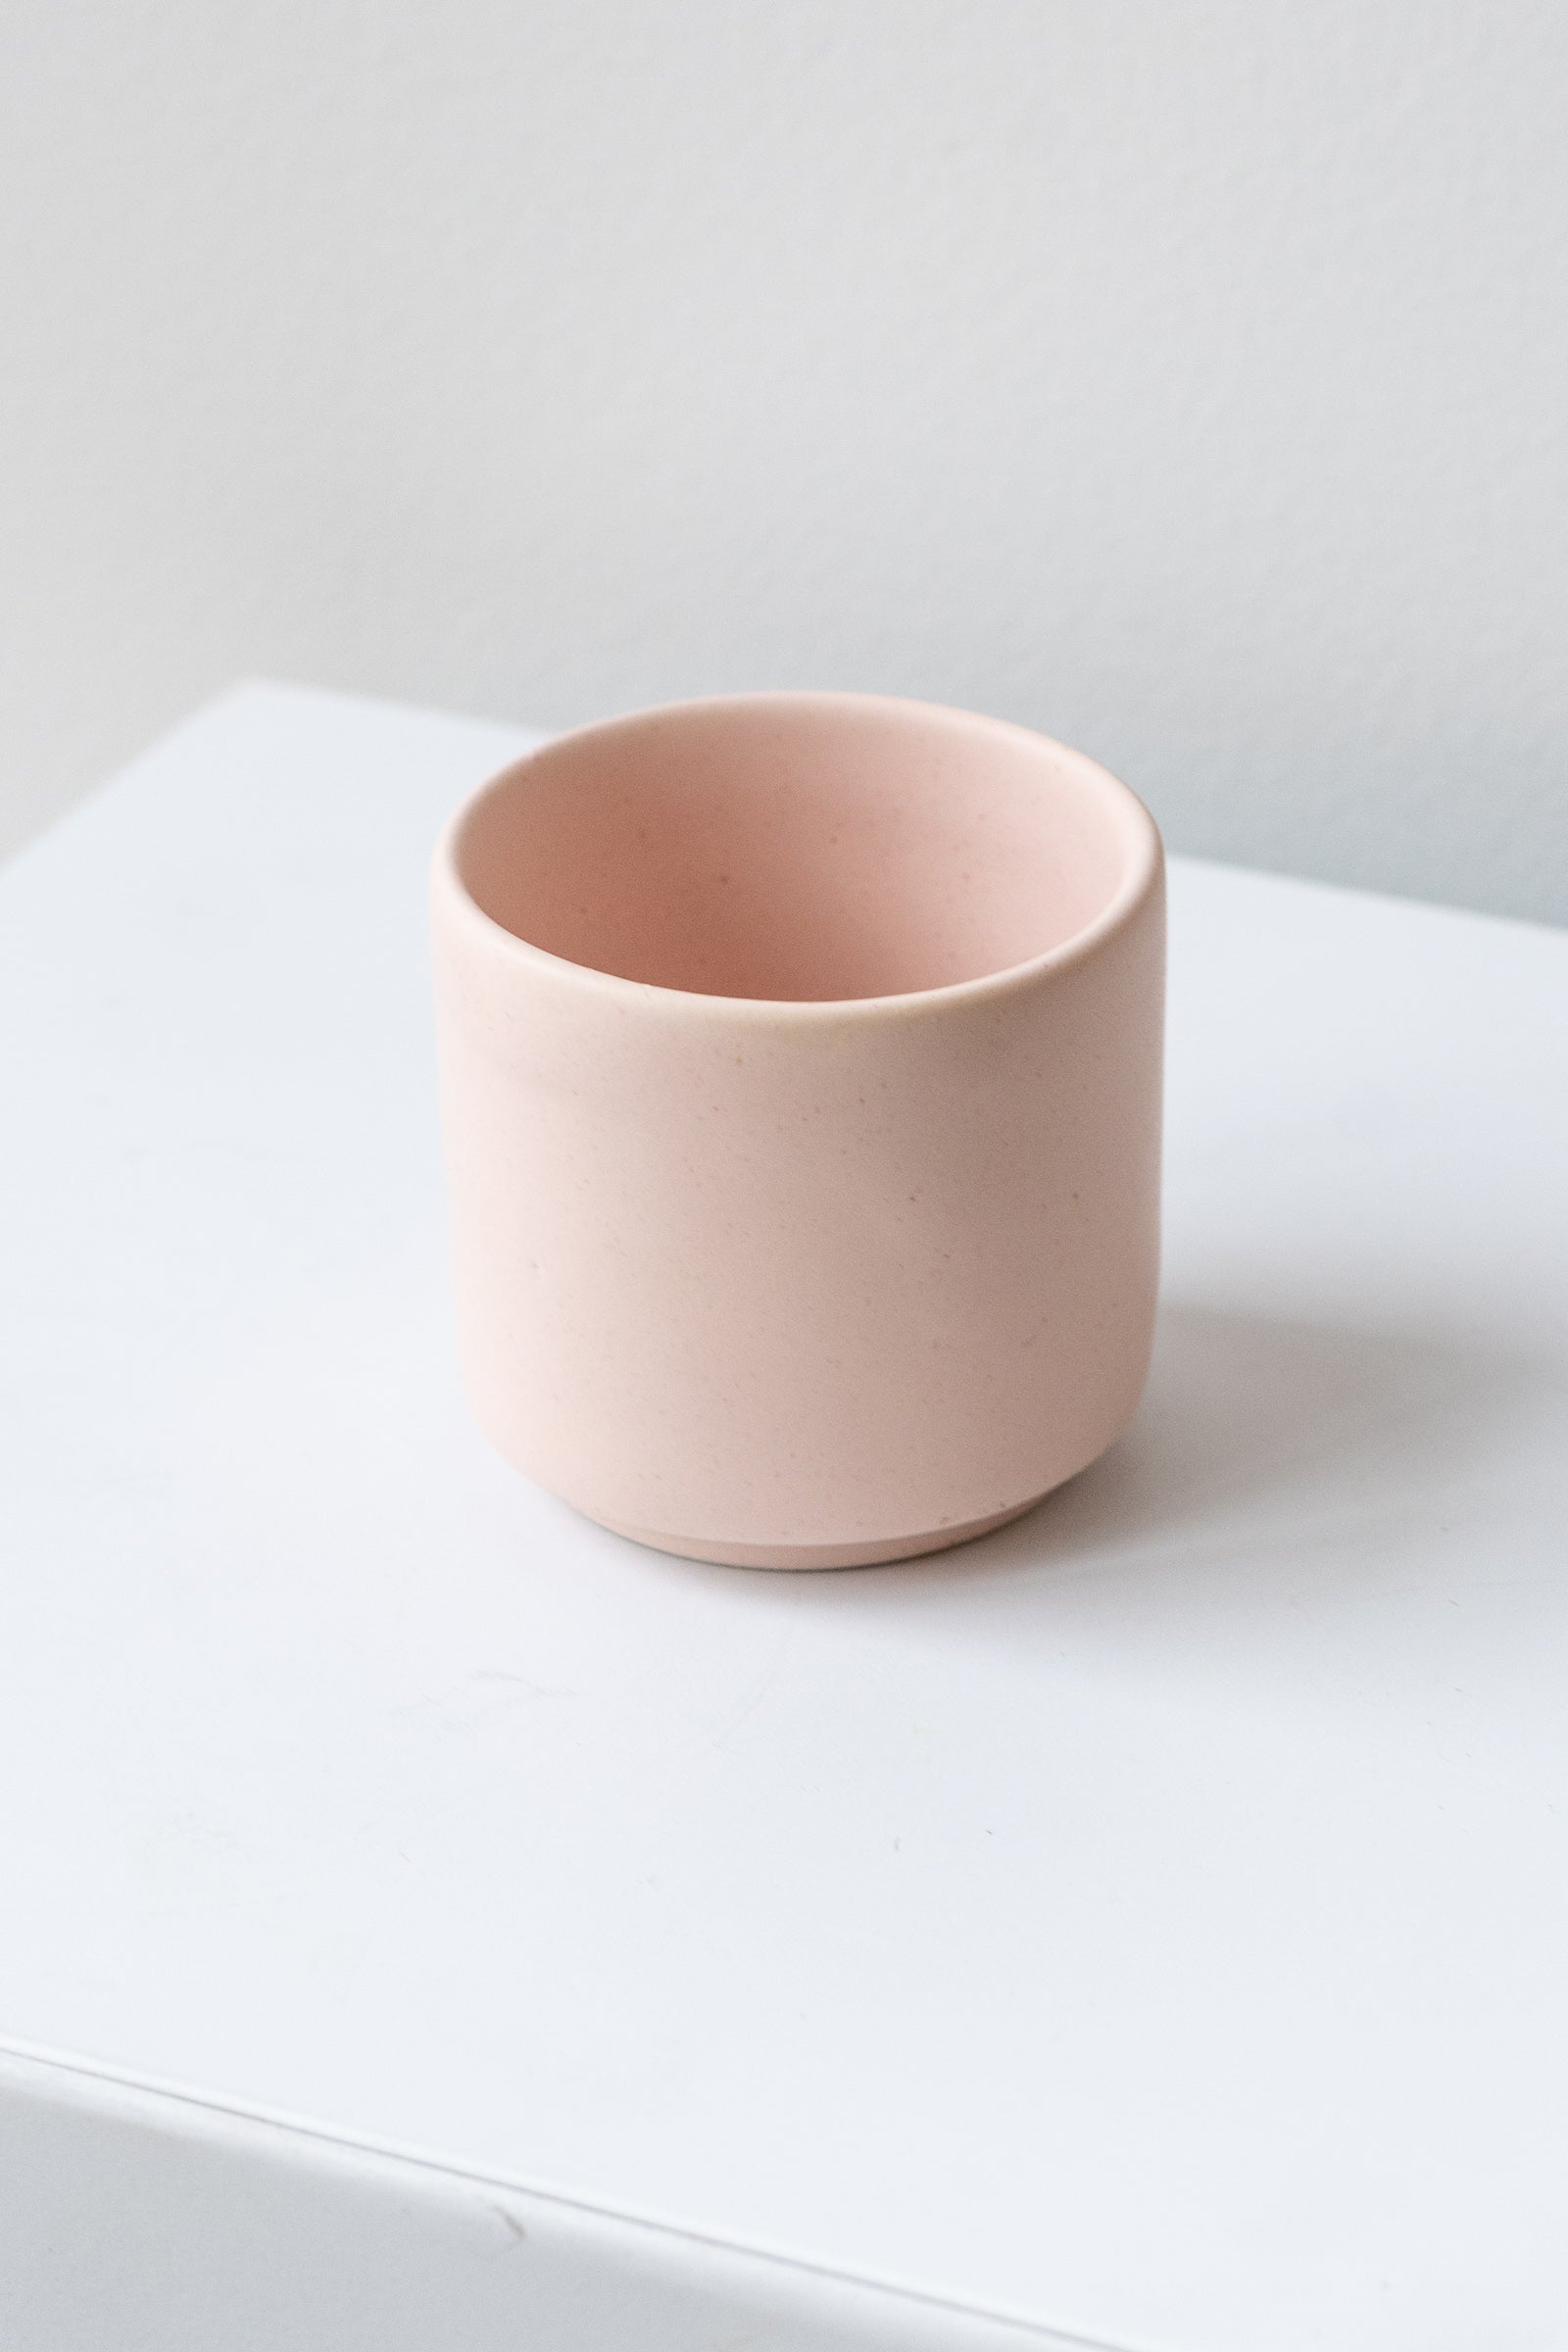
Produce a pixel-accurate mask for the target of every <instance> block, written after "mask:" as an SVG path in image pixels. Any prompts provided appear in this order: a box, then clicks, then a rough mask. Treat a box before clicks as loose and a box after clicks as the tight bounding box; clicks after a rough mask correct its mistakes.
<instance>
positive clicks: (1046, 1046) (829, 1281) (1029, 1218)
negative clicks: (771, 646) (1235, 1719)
mask: <svg viewBox="0 0 1568 2352" xmlns="http://www.w3.org/2000/svg"><path fill="white" fill-rule="evenodd" d="M434 929H435V955H436V976H437V1000H438V1015H439V1030H440V1047H441V1072H442V1094H443V1113H444V1124H445V1134H446V1149H447V1163H448V1171H449V1178H450V1185H451V1193H452V1203H453V1230H454V1244H455V1259H456V1280H457V1299H458V1317H459V1337H460V1346H461V1351H462V1356H463V1363H464V1370H465V1376H466V1383H467V1387H468V1391H469V1395H470V1397H471V1399H472V1402H473V1405H474V1409H475V1411H476V1413H477V1415H478V1418H479V1421H480V1423H481V1424H482V1426H483V1427H484V1429H485V1430H486V1431H487V1432H488V1434H489V1436H490V1437H491V1438H492V1439H493V1441H494V1442H495V1444H496V1445H497V1446H499V1447H500V1449H501V1451H502V1452H503V1453H504V1454H506V1455H507V1456H508V1458H509V1459H510V1460H512V1461H514V1462H515V1463H516V1464H517V1465H518V1467H519V1468H521V1469H523V1470H526V1471H527V1472H529V1473H530V1475H532V1476H533V1477H535V1478H537V1479H539V1480H540V1481H541V1482H542V1483H543V1484H544V1485H545V1486H547V1487H550V1488H552V1489H553V1490H554V1491H555V1492H556V1493H557V1494H559V1495H564V1496H565V1497H566V1499H567V1500H568V1501H570V1502H573V1503H575V1504H576V1505H577V1507H578V1508H579V1509H581V1510H583V1511H585V1512H586V1513H588V1515H589V1516H590V1517H592V1518H595V1519H599V1520H602V1521H603V1522H604V1523H605V1524H606V1525H607V1526H610V1527H613V1528H615V1529H617V1530H618V1531H619V1532H621V1533H623V1534H627V1535H632V1536H635V1537H636V1538H637V1539H638V1540H639V1541H640V1542H642V1543H645V1544H656V1545H659V1546H661V1547H662V1548H663V1549H665V1550H669V1551H679V1552H685V1553H687V1554H689V1555H691V1556H694V1557H697V1558H703V1559H716V1560H724V1561H733V1562H736V1563H739V1564H743V1565H748V1566H759V1567H777V1568H790V1567H803V1568H804V1567H811V1568H816V1567H835V1566H850V1565H854V1564H858V1563H860V1562H865V1561H872V1560H886V1559H897V1558H902V1557H906V1556H907V1555H908V1554H910V1553H914V1552H920V1551H929V1550H934V1549H937V1548H939V1547H941V1546H942V1545H944V1544H956V1543H960V1542H962V1541H964V1539H965V1538H967V1537H969V1536H972V1535H976V1534H979V1533H981V1532H982V1531H983V1530H984V1529H985V1528H987V1527H991V1526H996V1525H999V1524H1000V1523H1001V1522H1002V1521H1003V1520H1005V1519H1007V1518H1010V1517H1013V1516H1014V1515H1015V1514H1017V1513H1018V1512H1020V1511H1023V1510H1027V1509H1028V1508H1029V1506H1030V1504H1031V1503H1033V1502H1035V1501H1038V1499H1039V1498H1040V1496H1041V1495H1044V1494H1046V1493H1047V1492H1048V1491H1049V1490H1050V1489H1051V1488H1053V1487H1054V1486H1057V1485H1059V1484H1060V1482H1061V1481H1062V1480H1063V1479H1066V1478H1070V1477H1071V1476H1072V1475H1073V1473H1074V1472H1075V1471H1078V1470H1081V1469H1083V1468H1084V1467H1085V1465H1086V1464H1087V1463H1089V1462H1091V1461H1093V1460H1094V1458H1095V1456H1096V1455H1097V1454H1099V1453H1100V1452H1102V1451H1103V1448H1104V1447H1105V1446H1107V1445H1109V1443H1110V1442H1111V1440H1112V1439H1113V1438H1114V1437H1116V1436H1117V1435H1118V1433H1119V1432H1120V1431H1121V1430H1122V1429H1123V1428H1124V1427H1125V1425H1126V1423H1127V1421H1128V1419H1129V1418H1130V1416H1131V1414H1132V1412H1133V1409H1134V1407H1135V1405H1136V1403H1137V1401H1138V1397H1139V1395H1140V1392H1141V1390H1142V1388H1143V1383H1144V1378H1145V1374H1146V1371H1147V1368H1148V1362H1149V1350H1150V1343H1151V1338H1152V1326H1153V1311H1154V1294H1155V1287H1156V1280H1157V1270H1158V1194H1159V1121H1160V1047H1161V1027H1162V997H1163V972H1164V901H1163V873H1162V861H1161V855H1160V845H1159V836H1158V834H1157V832H1156V830H1155V828H1154V824H1153V821H1152V818H1151V817H1150V816H1149V814H1148V812H1147V811H1146V810H1145V809H1143V808H1142V807H1141V805H1140V804H1139V802H1138V801H1136V800H1135V799H1134V797H1133V795H1132V794H1131V793H1130V792H1129V791H1128V790H1127V789H1126V787H1125V786H1124V785H1122V784H1119V783H1118V782H1117V781H1116V780H1115V778H1114V777H1112V776H1110V775H1108V774H1107V773H1106V772H1105V770H1104V769H1103V768H1101V767H1097V766H1096V765H1095V764H1094V762H1093V761H1091V760H1086V759H1084V758H1083V757H1082V756H1081V755H1080V754H1078V753H1076V752H1070V751H1067V750H1065V749H1064V748H1063V747H1062V746H1061V745H1059V744H1054V743H1052V742H1050V741H1048V740H1047V739H1046V738H1045V737H1043V736H1038V735H1033V734H1030V733H1028V732H1027V731H1025V730H1024V729H1022V728H1019V727H1012V726H1008V725H1005V724H1004V723H1003V722H1002V721H1000V720H997V719H989V718H980V717H976V716H972V715H970V714H968V713H966V712H962V711H946V710H940V709H937V708H934V707H932V706H929V705H926V704H919V703H903V702H896V701H890V700H886V699H883V698H880V697H876V696H868V695H825V694H824V695H788V694H785V695H758V696H744V697H735V698H725V699H721V700H717V701H712V702H704V703H692V704H685V705H677V706H674V707H672V708H669V709H667V710H662V711H648V712H645V713H642V714H640V715H638V716H635V717H631V718H624V719H615V720H612V721H610V722H609V723H608V724H606V725H603V726H596V727H589V728H585V729H583V730H582V731H580V732H579V733H577V734H574V735H568V736H564V737H561V738H559V739H558V740H557V741H555V742H553V743H551V744H548V745H546V746H545V747H544V748H543V749H542V750H540V751H538V752H535V753H532V754H530V755H529V757H528V758H526V759H525V760H519V761H518V762H517V764H516V765H515V766H514V767H511V768H509V769H508V770H507V771H506V772H505V773H504V774H503V775H501V776H499V777H497V778H496V779H495V781H494V782H493V783H492V784H489V785H487V786H486V787H485V789H484V790H483V791H482V792H481V793H480V794H479V795H478V796H477V797H476V798H475V799H474V800H473V801H472V802H470V803H469V805H468V807H467V808H466V809H464V810H463V811H462V812H461V813H460V815H459V816H458V817H457V819H456V820H455V822H454V823H453V825H452V826H451V827H450V828H449V830H448V831H447V833H446V835H445V836H444V838H443V840H442V842H441V845H440V847H439V849H438V851H437V854H436V860H435V873H434Z"/></svg>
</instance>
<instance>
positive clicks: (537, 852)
mask: <svg viewBox="0 0 1568 2352" xmlns="http://www.w3.org/2000/svg"><path fill="white" fill-rule="evenodd" d="M1153 839H1154V835H1153V827H1152V820H1151V819H1150V818H1149V817H1148V815H1147V814H1146V812H1145V811H1144V810H1143V809H1141V808H1140V806H1139V804H1138V802H1137V801H1136V800H1135V799H1134V798H1133V796H1132V794H1131V793H1130V792H1128V791H1127V789H1126V787H1125V786H1124V785H1121V784H1118V783H1117V782H1116V780H1115V778H1114V777H1112V776H1110V775H1108V774H1106V772H1105V771H1104V770H1103V768H1099V767H1097V766H1095V764H1094V763H1093V762H1092V761H1091V760H1085V759H1083V758H1081V757H1080V756H1079V755H1078V754H1076V753H1072V752H1068V751H1065V750H1064V749H1063V748H1062V747H1061V746H1060V745H1057V744H1054V743H1051V742H1049V741H1047V739H1046V738H1045V737H1043V736H1036V735H1031V734H1028V733H1027V732H1025V731H1024V730H1023V729H1021V728H1016V727H1010V726H1005V725H1004V724H1002V723H1001V722H1000V721H996V720H990V719H984V718H978V717H971V716H969V715H968V714H966V713H964V712H961V711H943V710H939V709H935V708H933V707H930V706H927V705H923V704H917V703H900V702H896V701H891V700H884V699H881V698H878V697H871V696H863V697H862V696H855V695H842V696H840V695H764V696H757V697H737V698H735V699H733V700H720V701H714V702H709V703H691V704H685V705H675V706H672V707H670V708H668V709H665V710H662V711H648V712H645V713H643V714H641V715H639V716H637V717H634V718H628V719H615V720H612V721H610V722H609V723H607V724H606V725H603V726H596V727H589V728H585V729H583V730H582V731H581V732H580V733H578V734H575V735H568V736H564V737H562V738H561V739H560V740H559V741H558V742H556V743H553V744H548V745H546V746H545V748H544V749H543V750H542V751H540V752H537V753H535V754H533V755H532V756H531V757H530V758H529V759H527V760H523V761H522V762H520V763H519V765H518V766H516V767H515V768H512V769H509V770H508V772H507V773H506V774H505V775H504V776H501V777H499V778H498V779H497V781H496V782H495V783H494V784H493V785H491V786H490V787H488V789H487V790H486V791H485V792H483V793H482V794H480V796H479V797H478V799H477V800H476V801H475V802H474V803H473V804H472V805H471V807H470V808H469V809H468V811H467V813H466V816H465V818H464V819H463V820H462V822H461V823H460V825H459V827H458V830H457V835H456V839H455V844H454V852H455V858H456V864H457V871H458V877H459V880H460V881H461V882H462V884H463V886H464V888H465V889H466V892H467V893H468V895H469V897H470V898H471V899H472V900H473V901H474V903H475V904H476V905H477V906H478V907H480V908H481V909H482V910H483V912H484V913H485V914H487V915H489V916H490V917H491V919H492V920H493V921H495V922H497V923H499V924H500V925H501V926H502V927H503V928H504V929H505V930H508V931H510V932H512V933H514V934H515V936H516V937H517V938H518V939H522V940H527V941H529V942H531V944H532V945H533V946H535V947H537V948H543V949H545V950H547V951H548V953H549V954H551V955H553V956H563V957H564V958H565V959H566V960H567V961H568V962H571V963H577V964H586V965H588V966H590V967H592V968H593V969H595V970H597V971H601V972H611V973H615V974H617V975H618V976H619V977H621V978H622V979H626V980H639V981H647V982H651V983H653V984H654V985H655V986H656V987H660V988H669V989H680V990H686V991H692V992H695V993H697V994H700V995H704V996H718V997H749V998H766V999H774V1000H785V1001H797V1002H799V1001H824V1002H831V1001H839V1000H846V999H855V998H869V997H890V996H904V995H907V994H909V993H911V992H916V991H922V990H927V989H935V988H945V987H950V986H952V985H954V984H955V983H956V982H960V981H967V980H976V979H980V978H983V977H985V976H986V975H988V974H991V973H996V972H1002V971H1005V970H1007V969H1009V968H1010V967H1011V966H1013V965H1016V964H1021V963H1026V962H1030V961H1032V960H1033V959H1034V958H1036V957H1037V956H1042V955H1044V954H1046V953H1048V952H1049V951H1051V950H1053V949H1056V948H1060V947H1063V946H1065V945H1066V944H1067V943H1068V942H1069V941H1071V940H1072V939H1073V938H1074V937H1075V936H1076V935H1077V934H1078V933H1080V932H1082V931H1084V930H1086V929H1087V928H1088V927H1089V925H1090V924H1092V923H1093V922H1094V921H1095V920H1096V919H1097V917H1099V916H1100V915H1102V914H1103V913H1104V912H1105V911H1106V910H1107V909H1108V908H1109V907H1111V906H1112V905H1113V903H1114V902H1115V901H1116V900H1117V899H1118V897H1119V896H1120V895H1121V894H1122V893H1123V892H1124V890H1125V889H1126V888H1127V886H1128V884H1129V882H1130V881H1131V879H1132V877H1133V876H1134V874H1135V872H1136V871H1137V870H1138V868H1139V866H1140V863H1141V862H1144V863H1147V861H1148V859H1149V858H1150V857H1151V854H1152V843H1153Z"/></svg>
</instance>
